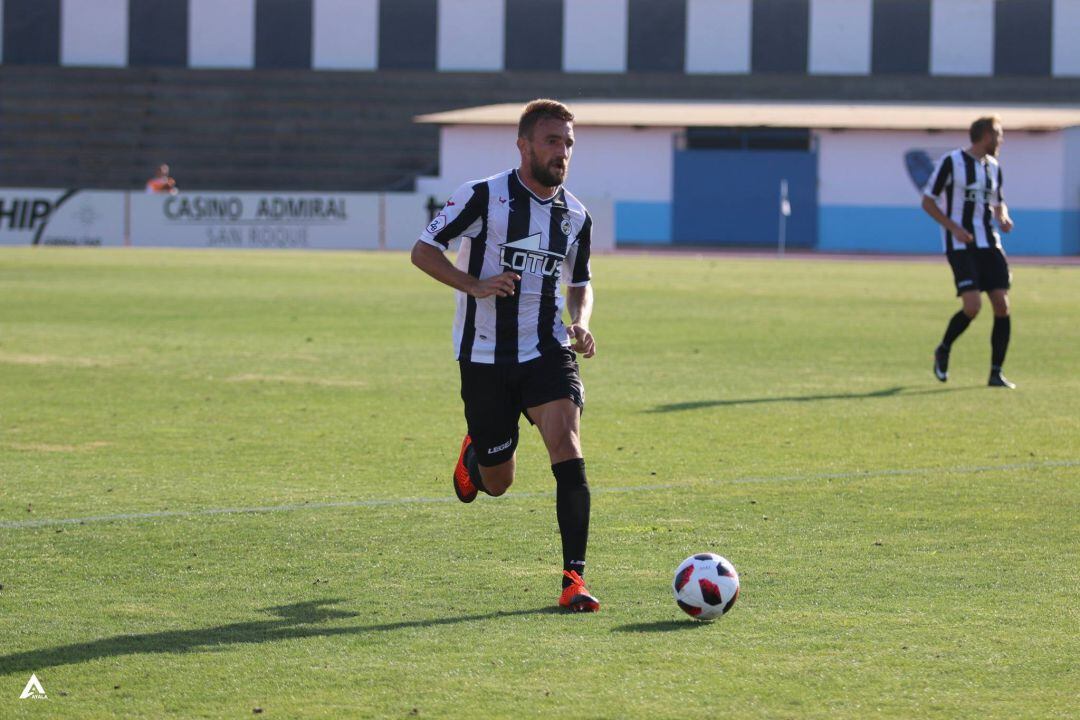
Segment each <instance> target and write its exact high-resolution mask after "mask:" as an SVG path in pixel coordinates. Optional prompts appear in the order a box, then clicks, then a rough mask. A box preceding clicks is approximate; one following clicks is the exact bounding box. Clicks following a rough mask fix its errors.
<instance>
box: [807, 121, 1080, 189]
mask: <svg viewBox="0 0 1080 720" xmlns="http://www.w3.org/2000/svg"><path fill="white" fill-rule="evenodd" d="M1070 132H1074V133H1075V132H1076V131H1075V130H1074V131H1070ZM1076 138H1077V148H1076V149H1077V151H1080V134H1077V135H1076ZM817 139H818V151H819V154H818V177H819V181H820V182H819V185H818V202H819V203H820V204H821V205H850V206H863V207H869V206H876V207H915V206H917V205H918V203H919V202H920V199H919V195H920V191H919V190H918V189H917V188H916V187H915V184H914V183H913V182H912V180H911V178H910V177H909V175H908V170H907V165H906V163H905V161H904V156H905V155H906V154H907V152H908V151H911V150H923V151H925V152H927V154H928V155H929V156H930V159H931V160H933V161H934V162H935V163H936V162H937V159H938V158H939V157H940V156H941V155H943V154H944V153H946V152H948V151H950V150H954V149H956V148H958V147H966V146H967V145H969V144H970V142H969V141H968V137H967V133H966V132H955V133H929V132H915V131H853V130H845V131H842V132H837V131H828V130H826V131H821V132H819V133H818V137H817ZM1000 160H1001V168H1002V173H1003V176H1004V179H1005V186H1004V189H1005V199H1006V202H1008V204H1009V205H1010V206H1012V207H1017V208H1020V207H1022V208H1024V209H1028V210H1061V209H1063V208H1065V207H1074V205H1065V202H1066V198H1065V196H1064V191H1063V188H1064V185H1065V172H1066V156H1065V146H1064V141H1063V134H1062V133H1061V132H1049V133H1025V132H1019V131H1017V132H1009V130H1008V121H1007V119H1006V125H1005V143H1004V145H1002V148H1001V157H1000ZM1077 163H1080V155H1078V154H1077V153H1074V155H1073V157H1072V165H1073V166H1075V165H1077ZM1070 173H1072V174H1074V175H1076V177H1077V180H1078V181H1080V171H1072V170H1070ZM1074 195H1075V196H1076V197H1077V198H1078V200H1077V202H1080V188H1077V192H1076V193H1074Z"/></svg>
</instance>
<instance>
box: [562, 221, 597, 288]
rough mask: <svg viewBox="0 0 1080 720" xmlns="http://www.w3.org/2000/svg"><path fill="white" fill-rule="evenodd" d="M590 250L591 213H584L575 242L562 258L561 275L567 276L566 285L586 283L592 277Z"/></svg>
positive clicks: (579, 285)
mask: <svg viewBox="0 0 1080 720" xmlns="http://www.w3.org/2000/svg"><path fill="white" fill-rule="evenodd" d="M591 252H592V215H590V214H589V213H585V222H584V223H583V224H582V226H581V230H580V231H578V234H577V242H575V243H574V244H573V246H571V248H570V252H568V253H567V254H566V259H565V260H563V277H564V278H568V280H567V281H566V285H567V286H568V287H581V286H582V285H588V284H589V281H590V280H591V279H592V271H591V270H590V268H589V254H590V253H591Z"/></svg>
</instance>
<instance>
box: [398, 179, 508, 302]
mask: <svg viewBox="0 0 1080 720" xmlns="http://www.w3.org/2000/svg"><path fill="white" fill-rule="evenodd" d="M487 201H488V189H487V186H486V185H485V184H484V183H478V184H476V185H470V184H468V183H466V184H465V185H462V186H461V187H459V188H458V189H457V190H455V191H454V194H453V195H451V196H450V199H449V200H447V201H446V205H444V206H443V209H442V211H441V212H440V213H439V214H438V215H436V216H435V217H434V218H433V219H432V221H431V222H430V223H429V224H428V226H427V227H426V228H424V231H423V232H422V233H420V238H419V239H418V240H417V241H416V244H415V245H413V250H412V263H413V265H415V266H416V267H418V268H420V269H421V270H423V271H424V272H426V273H427V274H428V275H430V276H431V277H433V278H435V279H436V280H438V281H439V282H441V283H443V284H444V285H449V286H450V287H452V288H454V289H455V290H460V291H461V292H463V293H467V294H469V295H472V296H473V297H477V298H483V297H488V296H490V295H497V296H499V297H506V296H508V295H513V294H514V289H515V288H514V282H515V281H517V280H520V279H521V278H520V277H519V276H518V275H516V274H514V273H512V272H504V273H500V274H499V275H495V276H494V277H490V278H485V279H483V280H481V279H480V278H477V277H473V276H472V275H470V274H469V273H467V272H463V271H462V270H459V269H458V268H456V267H454V264H453V263H452V262H450V260H448V259H447V257H446V255H444V254H443V253H445V252H446V249H447V248H448V247H449V246H450V243H451V242H452V241H453V240H454V239H456V238H459V237H462V236H468V237H472V236H473V234H474V233H476V232H479V230H480V228H481V227H482V226H483V214H484V212H485V211H486V210H485V208H486V206H487Z"/></svg>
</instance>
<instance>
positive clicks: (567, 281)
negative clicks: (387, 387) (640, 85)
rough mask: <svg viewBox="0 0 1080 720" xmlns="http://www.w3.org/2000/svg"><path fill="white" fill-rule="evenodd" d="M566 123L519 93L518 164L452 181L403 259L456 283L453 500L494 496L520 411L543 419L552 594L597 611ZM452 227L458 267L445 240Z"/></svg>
mask: <svg viewBox="0 0 1080 720" xmlns="http://www.w3.org/2000/svg"><path fill="white" fill-rule="evenodd" d="M573 123H574V116H573V115H572V114H571V112H570V110H569V109H567V107H566V106H565V105H563V104H561V103H559V102H556V101H554V100H534V101H533V102H531V103H529V104H528V105H526V106H525V109H524V111H523V112H522V115H521V119H520V121H519V123H518V139H517V147H518V150H519V152H520V154H521V165H520V166H519V167H518V168H517V169H516V170H508V171H506V172H502V173H499V174H498V175H493V176H491V177H489V178H485V179H482V180H474V181H470V182H467V183H465V184H464V185H462V186H461V187H460V188H458V189H457V190H456V191H455V192H454V194H453V195H452V196H451V197H450V199H449V200H448V201H447V202H446V206H445V207H444V208H443V209H442V212H440V213H439V214H438V215H436V216H435V219H434V220H432V222H431V224H430V225H428V226H427V228H426V229H425V230H424V232H423V233H421V235H420V239H419V240H418V241H417V242H416V245H415V246H414V247H413V251H412V261H413V264H415V265H416V266H417V267H419V268H420V269H421V270H423V271H424V272H426V273H427V274H428V275H431V276H432V277H433V278H435V279H436V280H438V281H439V282H442V283H444V284H446V285H449V286H450V287H452V288H454V289H455V290H456V291H457V292H456V293H455V295H456V299H457V315H456V317H455V319H454V334H453V337H454V351H455V354H456V356H457V360H458V364H459V366H460V371H461V398H462V400H463V401H464V403H465V420H466V423H467V425H468V432H467V434H466V435H465V439H464V440H463V441H462V444H461V452H460V455H459V457H458V462H457V467H456V468H455V470H454V481H453V482H454V491H455V492H456V493H457V496H458V499H460V500H461V501H462V502H466V503H468V502H472V501H473V500H474V499H475V498H476V495H477V493H478V492H484V493H486V494H488V495H492V496H499V495H502V494H503V493H505V492H506V490H507V488H509V487H510V484H511V483H512V482H513V481H514V467H515V462H516V455H515V453H516V449H517V443H518V418H519V416H520V415H522V414H524V415H525V419H526V420H528V421H529V422H530V423H531V424H534V425H536V427H537V428H538V429H539V430H540V435H541V437H542V438H543V440H544V444H545V445H546V446H547V451H548V456H549V458H550V461H551V471H552V473H553V474H554V475H555V482H556V499H555V510H556V516H557V518H558V523H559V533H560V534H561V536H562V552H563V589H562V593H561V595H560V597H559V604H560V605H561V606H563V607H565V608H567V609H569V610H571V611H574V612H595V611H597V610H599V609H600V603H599V601H598V600H597V599H596V598H595V597H593V595H592V594H591V593H590V592H589V591H588V590H587V589H586V587H585V581H584V580H583V578H582V576H583V575H584V572H585V547H586V544H587V542H588V536H589V512H590V494H589V484H588V482H587V481H586V478H585V461H584V459H583V455H582V452H581V441H580V432H579V428H580V417H581V410H582V408H583V407H584V404H585V389H584V387H583V385H582V382H581V377H580V375H579V372H578V364H577V358H576V355H575V352H576V353H581V354H582V355H583V356H584V357H587V358H591V357H592V356H593V355H594V354H595V353H596V342H595V340H594V339H593V336H592V333H591V332H589V319H590V316H591V314H592V307H593V293H592V288H591V286H590V285H589V280H590V277H591V275H590V269H589V250H590V243H591V237H592V235H591V234H592V217H591V216H590V215H589V213H588V211H586V209H585V206H584V205H582V204H581V202H579V201H578V199H577V198H575V197H574V196H573V195H571V194H570V193H569V192H568V191H567V190H566V189H565V188H564V187H563V182H565V180H566V175H567V172H568V170H569V167H570V156H571V155H572V153H573V145H574V124H573ZM459 237H460V238H461V239H462V240H461V247H460V249H459V251H458V255H457V264H456V266H455V265H454V264H451V263H450V261H449V260H448V259H447V257H446V256H445V255H444V252H445V251H446V249H447V247H448V246H449V244H450V242H451V241H452V240H455V239H457V238H459ZM560 282H561V284H563V285H565V286H566V298H565V306H566V309H567V310H569V314H570V324H569V325H568V326H567V325H565V324H564V323H563V309H564V299H563V294H562V291H561V288H560V287H559V286H560Z"/></svg>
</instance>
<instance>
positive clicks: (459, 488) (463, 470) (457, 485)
mask: <svg viewBox="0 0 1080 720" xmlns="http://www.w3.org/2000/svg"><path fill="white" fill-rule="evenodd" d="M470 445H472V438H471V437H469V436H468V435H466V436H465V439H464V440H462V441H461V454H460V455H458V459H457V466H456V467H455V468H454V492H455V493H457V496H458V500H460V501H461V502H463V503H471V502H472V501H473V500H475V499H476V492H477V490H476V486H475V485H473V483H472V480H470V479H469V468H467V467H465V451H466V450H468V449H469V446H470Z"/></svg>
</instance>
